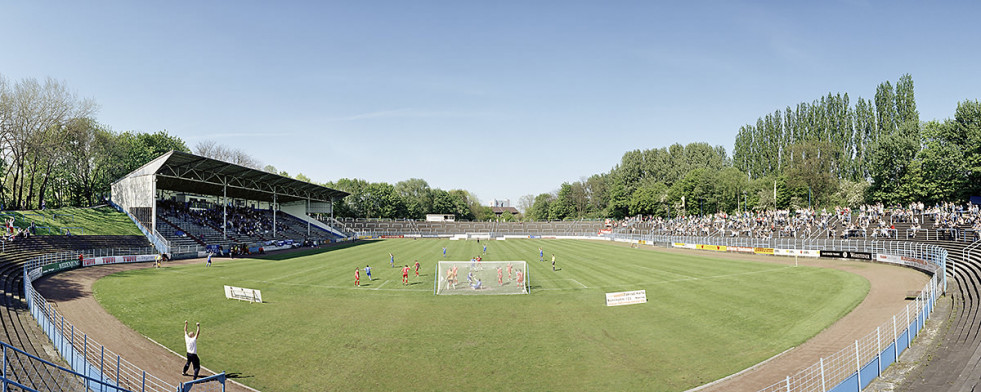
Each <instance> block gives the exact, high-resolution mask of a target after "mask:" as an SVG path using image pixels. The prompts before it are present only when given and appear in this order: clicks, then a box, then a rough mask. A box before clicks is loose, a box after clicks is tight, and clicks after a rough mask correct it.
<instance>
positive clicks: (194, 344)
mask: <svg viewBox="0 0 981 392" xmlns="http://www.w3.org/2000/svg"><path fill="white" fill-rule="evenodd" d="M184 345H185V346H187V353H188V354H197V353H198V337H197V335H195V336H194V337H193V338H192V337H190V336H187V335H186V334H185V335H184Z"/></svg>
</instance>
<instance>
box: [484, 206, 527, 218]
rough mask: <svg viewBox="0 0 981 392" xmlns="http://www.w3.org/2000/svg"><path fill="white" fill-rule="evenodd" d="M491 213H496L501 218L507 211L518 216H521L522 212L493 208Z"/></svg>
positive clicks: (505, 208)
mask: <svg viewBox="0 0 981 392" xmlns="http://www.w3.org/2000/svg"><path fill="white" fill-rule="evenodd" d="M491 211H494V215H496V216H498V217H500V216H501V215H502V214H504V212H505V211H507V212H510V213H511V215H514V216H518V215H521V211H518V209H517V208H514V207H491Z"/></svg>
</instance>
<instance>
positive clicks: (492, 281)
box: [433, 260, 528, 295]
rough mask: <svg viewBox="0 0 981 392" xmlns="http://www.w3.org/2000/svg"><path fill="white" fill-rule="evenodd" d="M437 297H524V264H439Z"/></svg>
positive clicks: (453, 262)
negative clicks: (488, 295) (520, 295)
mask: <svg viewBox="0 0 981 392" xmlns="http://www.w3.org/2000/svg"><path fill="white" fill-rule="evenodd" d="M434 285H435V287H434V288H433V291H434V292H435V293H436V294H437V295H482V294H491V295H499V294H528V265H527V263H525V261H524V260H519V261H440V262H439V264H438V265H437V266H436V279H435V282H434Z"/></svg>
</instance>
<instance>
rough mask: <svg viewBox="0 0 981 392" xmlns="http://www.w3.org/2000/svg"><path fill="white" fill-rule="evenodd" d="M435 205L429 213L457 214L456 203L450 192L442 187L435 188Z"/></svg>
mask: <svg viewBox="0 0 981 392" xmlns="http://www.w3.org/2000/svg"><path fill="white" fill-rule="evenodd" d="M431 193H432V196H433V205H432V208H431V209H430V211H429V213H431V214H456V205H455V204H454V202H453V198H452V197H451V196H450V193H449V192H447V191H444V190H442V189H438V188H437V189H433V190H432V192H431Z"/></svg>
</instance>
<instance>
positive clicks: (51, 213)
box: [2, 207, 143, 235]
mask: <svg viewBox="0 0 981 392" xmlns="http://www.w3.org/2000/svg"><path fill="white" fill-rule="evenodd" d="M2 216H3V218H2V219H3V220H4V221H7V220H8V219H10V217H11V216H13V217H14V224H15V225H16V226H17V227H20V228H26V227H28V226H30V225H31V222H34V224H35V225H36V226H38V227H48V228H51V230H44V229H40V230H38V233H37V234H39V235H57V234H61V233H60V231H59V228H62V227H68V228H70V229H69V230H71V232H72V234H75V235H79V234H81V235H142V234H143V233H141V232H140V229H139V228H137V227H136V224H134V223H133V221H132V220H130V219H129V217H128V216H126V214H124V213H122V212H119V211H117V210H116V209H115V208H112V207H96V208H55V209H46V210H43V211H41V210H35V211H32V210H22V211H4V212H3V213H2ZM77 227H80V228H82V230H81V231H79V230H77V229H75V228H77Z"/></svg>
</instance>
